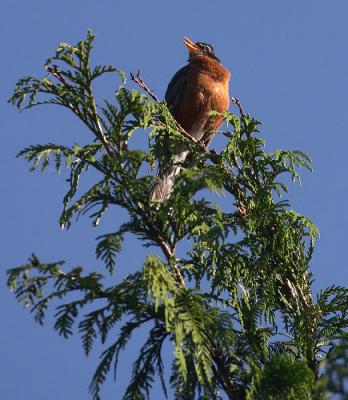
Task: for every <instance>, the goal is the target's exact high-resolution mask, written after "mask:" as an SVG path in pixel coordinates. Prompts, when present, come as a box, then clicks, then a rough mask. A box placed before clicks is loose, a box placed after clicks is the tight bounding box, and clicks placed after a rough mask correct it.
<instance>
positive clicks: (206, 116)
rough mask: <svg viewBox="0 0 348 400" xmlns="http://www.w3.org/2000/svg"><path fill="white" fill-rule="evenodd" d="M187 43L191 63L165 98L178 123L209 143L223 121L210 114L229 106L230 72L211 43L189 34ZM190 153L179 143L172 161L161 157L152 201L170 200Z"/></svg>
mask: <svg viewBox="0 0 348 400" xmlns="http://www.w3.org/2000/svg"><path fill="white" fill-rule="evenodd" d="M184 43H185V45H186V47H187V49H188V51H189V59H188V64H187V65H185V66H184V67H183V68H181V69H180V70H179V71H178V72H177V73H176V74H175V75H174V76H173V78H172V79H171V81H170V82H169V85H168V88H167V91H166V94H165V100H166V102H167V105H168V108H169V110H170V111H171V113H172V114H173V116H174V118H175V119H176V121H177V122H178V123H179V125H180V126H181V127H183V128H184V129H185V130H186V132H188V133H189V134H190V135H191V136H192V137H193V138H194V139H195V140H196V141H198V142H200V143H202V144H203V145H205V146H208V144H209V143H210V141H211V140H212V138H213V136H214V132H215V131H216V130H217V129H218V128H219V127H220V125H221V124H222V121H223V119H222V117H221V116H220V115H210V112H211V111H217V112H218V113H222V112H224V111H226V110H227V109H228V106H229V93H228V83H229V80H230V72H229V71H228V70H227V69H226V68H225V67H224V66H223V65H222V64H221V63H220V60H219V58H218V57H217V56H216V55H215V51H214V48H213V46H211V45H210V44H208V43H202V42H197V43H194V42H192V41H191V40H190V39H188V38H186V37H185V38H184ZM188 153H189V150H188V147H187V146H186V145H185V144H183V143H177V144H176V145H175V150H174V155H173V157H172V158H171V159H170V161H169V160H165V159H164V160H160V165H159V173H158V180H159V182H158V183H157V184H156V186H155V188H154V190H153V192H152V196H151V200H152V201H153V202H157V203H163V202H165V201H166V200H168V199H169V197H170V194H171V192H172V190H173V186H174V179H175V176H176V175H178V173H179V172H180V165H181V164H182V163H183V162H184V161H185V159H186V157H187V155H188ZM164 158H165V157H164ZM168 164H169V165H168Z"/></svg>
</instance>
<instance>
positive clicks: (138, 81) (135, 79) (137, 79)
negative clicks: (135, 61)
mask: <svg viewBox="0 0 348 400" xmlns="http://www.w3.org/2000/svg"><path fill="white" fill-rule="evenodd" d="M130 77H131V80H132V81H133V82H135V83H136V84H137V85H139V86H140V87H141V88H142V89H144V90H145V92H146V93H148V94H149V95H150V96H151V97H152V99H153V100H155V101H156V102H158V103H159V102H160V100H159V99H158V97H157V96H156V95H155V93H154V92H153V91H152V90H151V89H150V88H149V87H148V86H147V85H146V83H145V82H144V81H143V78H142V77H141V72H140V69H138V72H137V74H136V75H135V76H134V74H132V73H130Z"/></svg>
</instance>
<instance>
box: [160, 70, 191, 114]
mask: <svg viewBox="0 0 348 400" xmlns="http://www.w3.org/2000/svg"><path fill="white" fill-rule="evenodd" d="M187 72H188V65H186V66H185V67H182V68H181V69H179V71H178V72H177V73H176V74H175V75H174V76H173V78H172V79H171V81H170V82H169V84H168V87H167V91H166V95H165V99H166V102H167V104H168V107H169V109H170V111H171V112H172V114H175V111H176V108H177V106H178V105H179V104H180V102H181V98H182V96H183V95H184V93H185V88H186V83H187Z"/></svg>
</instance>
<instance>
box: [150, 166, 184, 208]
mask: <svg viewBox="0 0 348 400" xmlns="http://www.w3.org/2000/svg"><path fill="white" fill-rule="evenodd" d="M179 171H180V167H175V166H170V167H169V168H167V169H166V170H165V172H164V174H163V175H162V176H160V175H158V176H157V179H158V182H157V183H156V186H155V187H154V188H153V190H152V194H151V203H165V202H166V201H167V200H168V199H169V197H170V195H171V193H172V191H173V187H174V180H175V176H176V175H177V174H178V173H179Z"/></svg>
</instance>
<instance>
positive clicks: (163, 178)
mask: <svg viewBox="0 0 348 400" xmlns="http://www.w3.org/2000/svg"><path fill="white" fill-rule="evenodd" d="M187 154H188V148H187V146H186V145H184V144H182V143H180V144H179V145H177V147H176V152H175V155H174V159H173V160H172V161H171V164H170V165H169V166H168V167H167V168H166V169H165V170H164V172H163V173H159V174H158V175H157V179H158V183H157V184H156V186H155V187H154V189H153V190H152V194H151V202H152V203H164V202H166V201H167V200H168V199H169V197H170V195H171V193H172V191H173V187H174V180H175V177H176V175H178V174H179V172H180V169H181V167H180V164H181V163H182V162H183V161H185V159H186V157H187Z"/></svg>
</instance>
